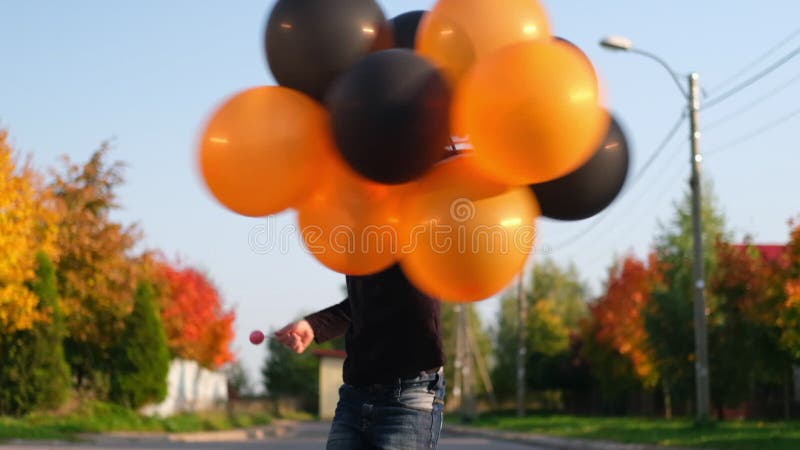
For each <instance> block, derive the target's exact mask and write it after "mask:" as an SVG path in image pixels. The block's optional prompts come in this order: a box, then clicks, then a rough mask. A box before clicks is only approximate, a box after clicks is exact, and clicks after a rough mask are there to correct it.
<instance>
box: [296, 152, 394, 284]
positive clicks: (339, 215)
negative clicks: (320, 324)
mask: <svg viewBox="0 0 800 450" xmlns="http://www.w3.org/2000/svg"><path fill="white" fill-rule="evenodd" d="M326 170H330V171H331V172H332V176H330V177H329V178H328V179H327V181H326V182H324V183H323V185H322V186H320V187H319V188H318V189H317V190H316V191H314V193H313V194H311V196H310V197H309V198H308V200H307V201H306V202H304V203H303V204H302V205H301V206H300V207H299V208H298V222H299V225H300V235H301V237H302V239H303V242H304V244H305V245H306V248H307V249H308V250H309V251H310V252H311V254H312V255H313V256H314V257H315V258H316V259H317V260H318V261H319V262H321V263H322V264H323V265H325V266H326V267H328V268H329V269H331V270H334V271H336V272H339V273H344V274H347V275H367V274H371V273H376V272H379V271H381V270H383V269H385V268H387V267H389V266H391V265H392V264H394V263H395V262H396V258H397V249H398V245H399V243H398V229H397V227H398V225H399V223H400V217H399V214H398V209H399V208H398V204H399V199H400V196H399V192H400V191H401V190H402V189H403V188H402V187H398V186H387V185H383V184H379V183H375V182H373V181H369V180H367V179H365V178H362V177H360V176H359V175H357V174H356V173H355V172H353V171H352V170H351V169H349V168H348V167H346V166H345V163H344V161H340V160H338V159H337V160H336V161H335V162H332V163H331V164H330V165H329V167H327V168H326Z"/></svg>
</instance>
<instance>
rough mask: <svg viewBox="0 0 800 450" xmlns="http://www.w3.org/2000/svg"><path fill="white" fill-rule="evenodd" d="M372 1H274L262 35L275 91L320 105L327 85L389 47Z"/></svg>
mask: <svg viewBox="0 0 800 450" xmlns="http://www.w3.org/2000/svg"><path fill="white" fill-rule="evenodd" d="M392 41H393V39H392V36H391V28H390V26H389V24H388V22H387V21H386V18H385V16H384V15H383V11H381V8H380V6H378V4H377V3H376V2H375V1H374V0H336V1H334V0H278V2H277V3H276V4H275V7H274V8H273V9H272V12H271V13H270V16H269V20H268V22H267V29H266V33H265V48H266V53H267V62H268V63H269V67H270V70H271V71H272V74H273V75H274V76H275V79H276V80H277V81H278V83H279V84H280V85H281V86H286V87H290V88H293V89H297V90H299V91H301V92H305V93H306V94H308V95H310V96H312V97H313V98H315V99H318V100H321V99H323V98H324V96H325V92H326V91H327V89H328V88H329V87H330V85H331V83H332V82H333V80H334V79H335V78H336V77H338V76H339V75H341V74H342V73H344V72H345V71H347V70H349V69H350V68H351V67H352V66H353V65H354V64H355V63H356V62H358V61H359V60H360V59H361V58H363V57H364V56H365V55H367V54H368V53H370V52H372V51H375V50H380V49H384V48H391V47H392V43H393V42H392Z"/></svg>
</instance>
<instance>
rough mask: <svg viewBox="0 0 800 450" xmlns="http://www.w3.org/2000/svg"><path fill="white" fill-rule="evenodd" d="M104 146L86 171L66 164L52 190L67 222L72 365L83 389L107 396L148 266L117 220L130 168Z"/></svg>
mask: <svg viewBox="0 0 800 450" xmlns="http://www.w3.org/2000/svg"><path fill="white" fill-rule="evenodd" d="M108 151H109V147H108V145H103V146H102V147H101V148H100V149H99V150H97V151H96V152H94V153H93V154H92V155H91V157H90V158H89V160H88V161H87V162H86V163H85V164H82V165H78V164H74V163H72V162H70V160H69V159H67V158H65V159H64V165H63V167H62V169H61V170H60V171H54V173H53V180H52V183H51V188H52V190H53V193H54V194H55V196H56V199H57V200H58V205H59V208H60V212H61V216H60V222H59V227H58V242H59V246H60V250H61V256H60V258H59V260H58V265H57V274H58V281H59V286H60V290H61V296H62V301H63V310H64V314H65V317H66V325H67V331H68V338H67V339H66V342H65V346H66V351H67V360H68V361H69V363H70V365H71V367H72V371H73V373H74V375H75V376H76V379H77V383H78V387H80V388H83V387H90V388H92V389H94V390H95V391H97V393H98V394H100V395H105V393H106V392H107V387H108V371H109V367H108V362H109V361H110V354H109V349H110V348H111V347H112V346H113V345H114V344H115V339H116V337H117V336H119V335H120V333H122V331H123V330H124V329H125V326H124V325H125V323H124V321H125V318H126V317H127V316H128V315H129V314H130V313H131V311H132V310H133V303H134V297H135V295H134V294H135V292H136V286H137V283H138V281H139V278H140V276H141V264H140V261H139V259H138V257H137V256H135V255H134V254H133V250H134V246H135V245H136V243H137V242H138V240H139V232H138V230H137V228H136V227H135V226H124V225H122V224H120V223H118V222H115V221H113V220H112V219H111V218H110V214H111V212H112V211H114V210H115V209H117V208H118V207H119V205H118V204H117V195H116V190H117V188H119V186H120V185H121V184H122V183H123V176H122V167H123V166H122V164H121V163H119V162H114V163H110V164H109V163H108V162H107V154H108Z"/></svg>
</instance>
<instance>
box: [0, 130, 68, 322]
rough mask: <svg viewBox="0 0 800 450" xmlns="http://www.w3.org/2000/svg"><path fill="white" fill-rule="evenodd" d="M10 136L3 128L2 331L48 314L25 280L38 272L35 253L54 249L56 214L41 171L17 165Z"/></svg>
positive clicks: (0, 221)
mask: <svg viewBox="0 0 800 450" xmlns="http://www.w3.org/2000/svg"><path fill="white" fill-rule="evenodd" d="M6 137H7V134H6V133H5V132H4V131H0V331H6V332H11V331H18V330H25V329H28V328H31V327H32V326H33V324H34V323H36V322H38V321H40V320H43V318H45V317H46V316H45V315H44V314H42V313H41V312H40V311H38V310H37V304H38V300H37V298H36V296H35V295H34V294H33V293H32V292H30V290H29V289H28V288H27V287H26V283H27V282H29V281H31V280H32V279H33V278H34V276H35V269H36V253H37V252H39V251H44V252H45V253H48V254H49V255H51V256H54V254H55V238H56V232H57V229H56V221H57V214H56V213H55V212H54V211H53V210H52V209H51V208H49V204H50V202H49V199H50V197H49V195H48V193H47V192H46V190H44V189H43V188H42V187H41V183H40V180H39V177H38V176H37V174H36V173H35V172H34V171H33V170H32V169H31V168H30V167H28V166H27V165H25V166H23V167H22V168H19V167H17V166H16V162H15V160H14V154H13V151H12V150H11V148H10V146H9V145H8V143H7V142H6Z"/></svg>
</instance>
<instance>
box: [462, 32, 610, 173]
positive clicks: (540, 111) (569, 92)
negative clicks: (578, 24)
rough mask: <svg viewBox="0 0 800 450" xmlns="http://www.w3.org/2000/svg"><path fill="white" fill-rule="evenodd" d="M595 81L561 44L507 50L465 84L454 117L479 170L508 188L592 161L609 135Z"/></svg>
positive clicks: (585, 63) (583, 61) (582, 59)
mask: <svg viewBox="0 0 800 450" xmlns="http://www.w3.org/2000/svg"><path fill="white" fill-rule="evenodd" d="M599 95H600V94H599V87H598V81H597V76H596V74H595V71H594V68H593V67H592V64H591V62H590V61H589V59H588V58H586V56H585V55H583V53H582V52H581V51H580V50H578V49H577V48H576V47H574V46H571V45H568V44H564V43H562V42H559V41H557V40H548V41H528V42H522V43H518V44H514V45H511V46H508V47H506V48H504V49H502V50H500V51H498V52H496V53H494V54H493V55H491V56H489V57H487V58H485V59H484V60H482V61H481V62H479V63H478V64H477V65H476V66H475V67H474V68H473V70H472V71H471V72H470V73H469V74H468V75H467V76H466V77H465V78H464V80H462V82H461V84H460V86H459V88H458V91H457V93H456V97H455V100H454V103H453V111H452V114H453V116H454V121H455V122H456V123H457V124H458V125H457V126H456V128H457V129H459V130H464V131H465V132H466V133H468V134H469V138H470V141H471V143H472V146H473V149H474V151H475V156H476V157H477V162H478V166H479V167H480V168H481V170H483V171H485V172H486V173H487V175H489V176H491V177H493V178H496V179H498V180H501V181H504V182H506V183H509V184H514V185H522V184H531V183H541V182H545V181H549V180H553V179H555V178H558V177H560V176H562V175H565V174H567V173H569V172H571V171H573V170H574V169H577V168H578V167H579V166H580V165H581V164H583V163H584V162H586V161H587V160H588V159H589V158H590V157H591V156H592V153H593V152H594V149H595V148H597V146H598V145H599V144H600V142H601V140H602V138H603V135H604V133H605V131H606V130H607V129H608V124H609V117H608V114H606V113H605V111H604V109H603V107H602V106H601V104H600V101H599Z"/></svg>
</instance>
